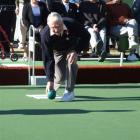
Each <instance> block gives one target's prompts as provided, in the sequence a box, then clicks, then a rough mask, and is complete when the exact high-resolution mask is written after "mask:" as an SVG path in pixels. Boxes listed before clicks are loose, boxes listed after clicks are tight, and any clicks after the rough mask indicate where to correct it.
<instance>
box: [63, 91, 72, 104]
mask: <svg viewBox="0 0 140 140" xmlns="http://www.w3.org/2000/svg"><path fill="white" fill-rule="evenodd" d="M72 100H74V92H68V91H66V92H64V94H63V96H62V98H61V101H63V102H70V101H72Z"/></svg>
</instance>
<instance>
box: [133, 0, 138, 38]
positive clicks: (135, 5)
mask: <svg viewBox="0 0 140 140" xmlns="http://www.w3.org/2000/svg"><path fill="white" fill-rule="evenodd" d="M132 12H133V14H134V17H135V19H136V21H137V22H138V33H139V36H140V0H134V2H133V5H132Z"/></svg>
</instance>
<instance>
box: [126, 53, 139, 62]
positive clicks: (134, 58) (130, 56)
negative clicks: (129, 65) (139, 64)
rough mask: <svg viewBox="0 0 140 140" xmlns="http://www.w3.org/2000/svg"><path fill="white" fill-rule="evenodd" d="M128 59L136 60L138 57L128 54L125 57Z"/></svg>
mask: <svg viewBox="0 0 140 140" xmlns="http://www.w3.org/2000/svg"><path fill="white" fill-rule="evenodd" d="M127 60H128V61H138V60H139V59H138V58H137V56H136V55H135V54H129V55H128V57H127Z"/></svg>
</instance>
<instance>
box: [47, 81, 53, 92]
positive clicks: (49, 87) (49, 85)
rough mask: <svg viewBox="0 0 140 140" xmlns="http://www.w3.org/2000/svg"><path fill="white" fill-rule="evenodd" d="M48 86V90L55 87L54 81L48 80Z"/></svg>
mask: <svg viewBox="0 0 140 140" xmlns="http://www.w3.org/2000/svg"><path fill="white" fill-rule="evenodd" d="M46 88H47V91H49V90H52V89H54V82H52V81H48V82H47V86H46Z"/></svg>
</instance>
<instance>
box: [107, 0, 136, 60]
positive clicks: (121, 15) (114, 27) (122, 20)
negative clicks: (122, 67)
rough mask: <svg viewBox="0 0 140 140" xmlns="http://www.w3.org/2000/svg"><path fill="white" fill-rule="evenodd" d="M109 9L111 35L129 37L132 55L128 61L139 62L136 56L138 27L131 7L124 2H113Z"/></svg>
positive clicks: (108, 6)
mask: <svg viewBox="0 0 140 140" xmlns="http://www.w3.org/2000/svg"><path fill="white" fill-rule="evenodd" d="M107 8H108V14H109V15H108V20H109V24H110V33H111V34H112V35H114V36H116V37H121V36H128V41H129V49H130V55H129V56H128V57H127V59H128V60H130V61H132V60H138V58H137V55H135V51H136V49H137V48H138V43H137V37H138V25H137V22H136V20H135V19H134V18H133V14H132V12H131V9H130V7H129V5H127V4H126V3H123V2H122V0H113V3H110V4H107Z"/></svg>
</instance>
